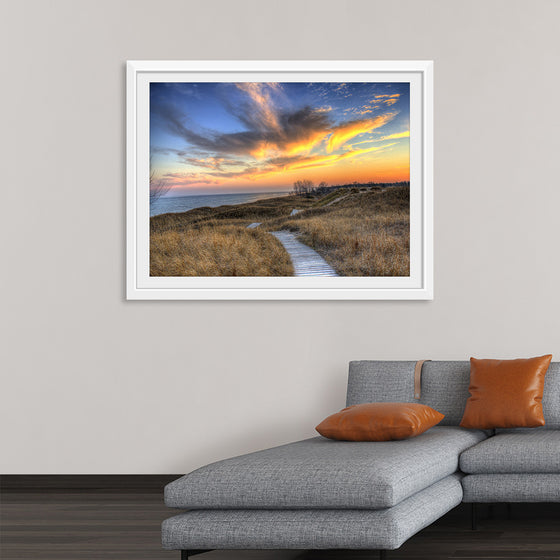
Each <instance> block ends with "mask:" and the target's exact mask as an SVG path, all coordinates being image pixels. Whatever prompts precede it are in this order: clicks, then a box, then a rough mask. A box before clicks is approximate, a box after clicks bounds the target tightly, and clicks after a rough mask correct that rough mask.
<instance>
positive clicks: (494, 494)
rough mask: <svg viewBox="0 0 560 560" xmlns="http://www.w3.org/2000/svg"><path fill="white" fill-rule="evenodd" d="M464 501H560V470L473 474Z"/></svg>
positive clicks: (466, 484) (465, 482)
mask: <svg viewBox="0 0 560 560" xmlns="http://www.w3.org/2000/svg"><path fill="white" fill-rule="evenodd" d="M463 491H464V493H465V495H464V497H463V501H464V502H471V503H476V502H486V503H495V502H560V474H542V473H541V474H535V473H532V474H531V473H530V474H519V473H518V474H470V475H468V476H465V478H463Z"/></svg>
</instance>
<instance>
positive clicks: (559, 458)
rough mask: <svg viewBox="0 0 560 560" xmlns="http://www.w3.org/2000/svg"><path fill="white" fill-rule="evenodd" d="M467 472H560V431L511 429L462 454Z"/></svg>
mask: <svg viewBox="0 0 560 560" xmlns="http://www.w3.org/2000/svg"><path fill="white" fill-rule="evenodd" d="M459 465H460V468H461V470H462V471H463V472H465V473H483V474H489V473H557V474H560V430H542V429H533V430H519V431H516V430H510V431H504V432H500V433H499V434H497V435H495V436H493V437H491V438H488V439H487V440H485V441H483V442H481V443H479V444H477V445H475V446H474V447H471V448H470V449H467V450H466V451H464V452H463V453H462V454H461V458H460V460H459Z"/></svg>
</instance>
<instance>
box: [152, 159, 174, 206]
mask: <svg viewBox="0 0 560 560" xmlns="http://www.w3.org/2000/svg"><path fill="white" fill-rule="evenodd" d="M151 165H152V162H151V160H150V167H151ZM170 188H171V185H170V184H169V183H168V182H167V181H166V180H165V179H157V178H156V172H155V170H152V171H151V172H150V206H151V205H152V204H153V203H154V202H155V201H156V200H158V198H160V197H161V196H163V195H164V194H165V193H166V192H167V191H168V190H169V189H170Z"/></svg>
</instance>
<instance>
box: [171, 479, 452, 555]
mask: <svg viewBox="0 0 560 560" xmlns="http://www.w3.org/2000/svg"><path fill="white" fill-rule="evenodd" d="M462 495H463V490H462V488H461V482H460V477H459V476H458V475H456V474H455V475H450V476H448V477H446V478H444V479H443V480H440V481H438V482H436V483H435V484H433V485H432V486H430V487H428V488H425V489H424V490H422V491H420V492H418V493H417V494H414V495H413V496H411V497H410V498H407V499H406V500H403V501H402V502H401V503H400V504H398V505H396V506H395V507H393V508H388V509H381V510H363V509H345V510H340V509H335V510H333V509H323V510H301V509H299V510H287V509H284V510H270V509H267V510H255V509H245V510H241V509H237V510H232V509H229V510H193V511H188V512H186V513H182V514H180V515H176V516H174V517H171V518H169V519H166V520H165V521H164V522H163V526H162V543H163V547H164V548H166V549H175V550H177V549H183V550H189V549H190V550H197V549H198V550H206V549H341V548H342V549H366V550H371V549H376V548H384V549H395V548H398V547H399V546H400V545H401V544H403V542H404V541H406V540H407V539H409V538H410V537H411V536H412V535H414V534H415V533H417V532H418V531H420V530H421V529H423V528H424V527H427V526H428V525H430V524H431V523H433V522H434V521H436V519H439V518H440V517H441V516H442V515H444V514H446V513H447V512H448V511H449V510H451V509H453V508H454V507H455V506H458V505H459V504H460V503H461V498H462ZM233 557H235V556H232V558H233ZM333 558H335V556H333Z"/></svg>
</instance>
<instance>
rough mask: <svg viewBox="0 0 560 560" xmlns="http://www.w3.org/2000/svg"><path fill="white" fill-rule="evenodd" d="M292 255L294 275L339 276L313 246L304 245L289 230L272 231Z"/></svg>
mask: <svg viewBox="0 0 560 560" xmlns="http://www.w3.org/2000/svg"><path fill="white" fill-rule="evenodd" d="M271 234H272V235H274V237H276V239H278V241H280V243H282V245H284V249H286V251H287V252H288V254H289V255H290V258H291V259H292V264H293V265H294V276H338V274H337V273H336V272H335V270H334V268H332V267H331V266H330V264H329V263H328V262H327V261H326V260H325V259H324V258H323V257H322V256H321V255H319V253H317V251H314V250H313V249H312V248H311V247H308V246H307V245H304V244H303V243H301V242H300V241H298V240H297V239H296V236H295V235H294V234H293V233H291V232H289V231H272V232H271Z"/></svg>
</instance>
